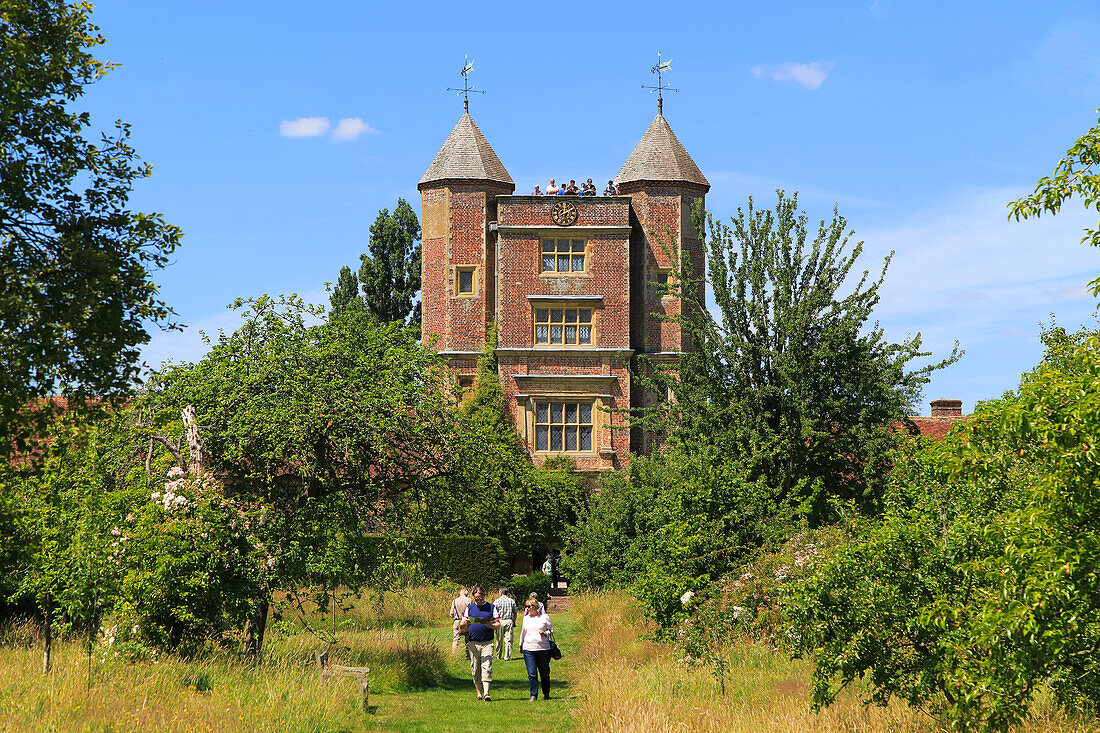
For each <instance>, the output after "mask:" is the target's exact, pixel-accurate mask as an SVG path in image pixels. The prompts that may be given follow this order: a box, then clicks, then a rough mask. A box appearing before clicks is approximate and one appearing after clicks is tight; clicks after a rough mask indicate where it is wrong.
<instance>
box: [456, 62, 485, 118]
mask: <svg viewBox="0 0 1100 733" xmlns="http://www.w3.org/2000/svg"><path fill="white" fill-rule="evenodd" d="M465 58H466V65H465V66H463V67H462V71H460V72H458V73H460V74H462V88H461V89H456V88H454V87H447V91H448V92H461V93H462V109H463V111H464V112H466V114H469V113H470V92H473V93H474V94H484V93H485V92H483V91H481V90H480V89H474V88H473V87H472V86H470V72H472V71H473V70H474V62H473V61H470V57H469V56H466V57H465Z"/></svg>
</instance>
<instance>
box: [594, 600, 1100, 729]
mask: <svg viewBox="0 0 1100 733" xmlns="http://www.w3.org/2000/svg"><path fill="white" fill-rule="evenodd" d="M573 612H574V614H575V615H576V618H577V622H578V624H579V627H580V633H581V637H582V644H581V652H580V655H579V656H580V658H581V659H583V660H584V662H583V664H580V665H578V669H577V677H576V679H575V681H574V687H573V689H574V690H576V691H577V692H578V695H579V701H578V704H577V707H576V708H575V711H574V718H575V720H576V722H577V729H578V730H584V731H616V732H617V733H622V732H630V731H645V733H665V732H670V731H678V732H682V731H703V732H707V733H710V732H714V733H809V732H810V731H813V732H815V733H917V732H924V731H940V730H943V727H942V726H941V725H939V724H937V722H936V721H935V720H932V719H931V718H930V717H929V716H928V715H926V714H925V713H923V712H920V711H917V710H913V709H911V708H909V707H908V706H906V705H905V704H904V703H894V704H891V705H890V706H888V707H885V708H880V707H875V706H865V705H863V704H861V703H860V702H859V699H858V696H857V695H856V694H855V692H854V691H853V692H852V693H850V694H846V695H844V696H842V698H841V699H840V700H839V701H838V702H837V703H836V704H834V705H832V706H831V707H829V708H827V709H826V710H824V711H822V712H821V713H816V714H815V713H813V712H812V711H810V709H809V704H808V703H809V689H810V688H809V684H808V680H809V677H810V667H809V665H807V664H803V663H799V662H792V661H791V660H789V659H787V658H786V657H785V656H783V655H782V654H780V653H778V652H776V651H775V650H773V649H771V648H769V647H767V646H765V645H761V644H755V643H739V644H737V645H736V646H735V647H734V648H733V649H732V650H731V656H732V659H733V665H732V667H731V670H730V677H729V681H728V682H727V695H726V697H725V698H723V697H721V695H720V694H719V692H718V686H717V684H716V683H715V682H714V679H713V677H711V676H710V674H709V673H708V672H707V671H706V670H700V669H694V668H689V667H686V666H685V665H683V664H681V663H679V662H678V661H677V659H676V655H675V652H674V651H672V650H671V649H670V648H668V647H664V646H660V645H657V644H654V643H652V642H648V641H644V640H642V638H641V636H642V635H643V634H644V633H645V632H647V631H649V627H648V626H647V624H646V622H645V619H644V617H643V616H642V614H641V612H640V610H639V609H638V608H637V607H635V606H634V605H632V599H631V598H630V597H629V596H628V595H626V594H622V593H605V594H597V595H585V596H578V597H577V598H576V600H574V601H573ZM1020 730H1021V732H1025V731H1026V732H1027V733H1082V732H1083V731H1100V727H1098V726H1096V725H1088V724H1084V723H1082V722H1081V721H1077V720H1071V719H1069V718H1068V717H1067V716H1066V715H1065V714H1064V713H1063V712H1061V711H1059V710H1057V709H1055V708H1053V707H1052V706H1051V705H1049V704H1046V703H1040V705H1039V706H1038V709H1037V711H1036V714H1035V716H1034V718H1033V719H1032V720H1031V721H1029V722H1028V723H1027V724H1026V725H1025V726H1023V727H1021V729H1020Z"/></svg>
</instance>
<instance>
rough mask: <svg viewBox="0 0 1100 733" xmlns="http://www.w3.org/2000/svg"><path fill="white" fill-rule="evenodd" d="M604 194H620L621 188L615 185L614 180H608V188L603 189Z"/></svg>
mask: <svg viewBox="0 0 1100 733" xmlns="http://www.w3.org/2000/svg"><path fill="white" fill-rule="evenodd" d="M603 195H604V196H618V195H619V189H618V187H617V186H616V185H615V182H614V181H608V182H607V188H605V189H604V190H603Z"/></svg>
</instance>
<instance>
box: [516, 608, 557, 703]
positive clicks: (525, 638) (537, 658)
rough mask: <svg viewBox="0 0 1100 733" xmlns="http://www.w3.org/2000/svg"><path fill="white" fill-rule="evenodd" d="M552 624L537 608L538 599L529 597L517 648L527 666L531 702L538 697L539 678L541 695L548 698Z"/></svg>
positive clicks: (544, 613)
mask: <svg viewBox="0 0 1100 733" xmlns="http://www.w3.org/2000/svg"><path fill="white" fill-rule="evenodd" d="M553 632H554V624H553V623H552V622H551V621H550V617H549V616H547V615H546V612H545V611H541V610H539V604H538V601H536V600H534V599H529V600H528V601H527V604H526V606H525V607H524V611H523V628H522V629H521V630H520V632H519V648H520V649H521V650H522V651H523V663H524V665H525V666H526V667H527V686H528V689H529V691H530V692H531V702H534V701H535V700H538V699H539V679H540V678H541V680H542V697H543V699H544V700H549V699H550V634H552V633H553Z"/></svg>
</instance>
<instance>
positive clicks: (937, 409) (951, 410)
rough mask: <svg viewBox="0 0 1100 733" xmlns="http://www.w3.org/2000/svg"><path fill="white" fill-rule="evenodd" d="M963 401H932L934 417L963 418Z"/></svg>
mask: <svg viewBox="0 0 1100 733" xmlns="http://www.w3.org/2000/svg"><path fill="white" fill-rule="evenodd" d="M962 405H963V403H962V400H932V417H962V414H963V410H962Z"/></svg>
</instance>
